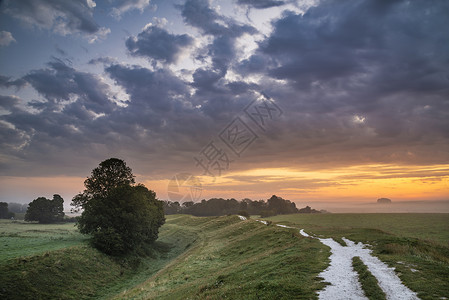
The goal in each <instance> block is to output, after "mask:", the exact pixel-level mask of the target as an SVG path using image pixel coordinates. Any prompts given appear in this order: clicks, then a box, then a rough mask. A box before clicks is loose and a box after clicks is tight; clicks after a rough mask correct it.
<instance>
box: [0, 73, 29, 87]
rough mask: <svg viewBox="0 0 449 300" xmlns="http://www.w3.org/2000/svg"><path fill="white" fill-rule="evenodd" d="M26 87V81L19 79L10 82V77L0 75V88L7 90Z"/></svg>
mask: <svg viewBox="0 0 449 300" xmlns="http://www.w3.org/2000/svg"><path fill="white" fill-rule="evenodd" d="M25 85H26V81H25V80H23V79H21V78H19V79H16V80H11V77H7V76H3V75H0V87H4V88H9V87H15V88H21V87H23V86H25Z"/></svg>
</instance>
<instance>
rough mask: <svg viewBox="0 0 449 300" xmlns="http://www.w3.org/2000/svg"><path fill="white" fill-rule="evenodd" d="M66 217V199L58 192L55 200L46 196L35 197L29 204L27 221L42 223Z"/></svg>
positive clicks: (26, 215) (54, 221)
mask: <svg viewBox="0 0 449 300" xmlns="http://www.w3.org/2000/svg"><path fill="white" fill-rule="evenodd" d="M63 219H64V199H62V197H61V196H60V195H58V194H55V195H53V200H50V199H47V198H45V197H39V198H37V199H34V200H33V201H31V202H30V204H29V205H28V209H27V211H26V213H25V221H38V222H39V223H42V224H50V223H56V222H61V221H62V220H63Z"/></svg>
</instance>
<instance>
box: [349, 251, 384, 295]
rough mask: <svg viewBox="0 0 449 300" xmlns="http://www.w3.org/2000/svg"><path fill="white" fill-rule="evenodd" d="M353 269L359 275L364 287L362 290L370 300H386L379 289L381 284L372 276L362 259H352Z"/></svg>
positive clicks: (356, 257)
mask: <svg viewBox="0 0 449 300" xmlns="http://www.w3.org/2000/svg"><path fill="white" fill-rule="evenodd" d="M352 267H353V268H354V270H355V271H356V272H357V274H358V275H359V281H360V283H361V285H362V289H363V291H364V292H365V296H366V297H368V299H370V300H386V299H387V297H386V295H385V293H384V291H382V289H381V288H380V287H379V282H378V281H377V279H376V277H374V276H373V274H371V272H370V271H369V270H368V267H367V266H365V264H364V263H363V262H362V260H361V259H360V257H358V256H355V257H353V258H352Z"/></svg>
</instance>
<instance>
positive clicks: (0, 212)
mask: <svg viewBox="0 0 449 300" xmlns="http://www.w3.org/2000/svg"><path fill="white" fill-rule="evenodd" d="M14 216H15V215H14V213H13V212H11V211H9V207H8V203H6V202H0V219H11V218H13V217H14Z"/></svg>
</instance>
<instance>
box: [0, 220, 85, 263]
mask: <svg viewBox="0 0 449 300" xmlns="http://www.w3.org/2000/svg"><path fill="white" fill-rule="evenodd" d="M85 241H86V237H85V236H83V235H82V234H80V233H79V232H78V230H77V229H76V228H75V225H74V224H73V223H67V224H49V225H41V224H36V223H27V222H24V221H16V222H12V221H10V220H0V264H4V263H6V262H8V261H9V260H10V259H13V258H17V257H21V256H31V255H37V254H40V253H44V252H48V251H52V250H57V249H62V248H67V247H70V246H75V245H80V244H82V243H84V242H85Z"/></svg>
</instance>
